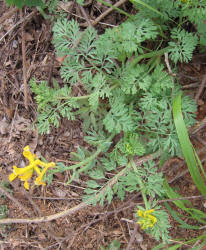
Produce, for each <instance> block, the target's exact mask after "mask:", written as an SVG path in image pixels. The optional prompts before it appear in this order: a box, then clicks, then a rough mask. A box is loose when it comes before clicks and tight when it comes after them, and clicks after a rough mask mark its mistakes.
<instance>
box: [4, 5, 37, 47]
mask: <svg viewBox="0 0 206 250" xmlns="http://www.w3.org/2000/svg"><path fill="white" fill-rule="evenodd" d="M36 13H37V10H34V11H32V13H30V14H29V15H28V16H26V17H25V18H22V19H21V20H20V21H18V22H17V23H16V24H15V25H14V26H12V27H11V29H9V30H8V31H7V32H6V33H5V34H4V35H3V36H2V37H1V38H0V43H1V42H2V41H3V39H4V38H5V37H6V36H7V35H8V34H9V33H10V32H12V30H14V29H15V28H16V27H17V26H19V25H20V24H21V23H23V22H24V21H28V20H29V19H31V18H32V17H33V16H34V15H35V14H36Z"/></svg>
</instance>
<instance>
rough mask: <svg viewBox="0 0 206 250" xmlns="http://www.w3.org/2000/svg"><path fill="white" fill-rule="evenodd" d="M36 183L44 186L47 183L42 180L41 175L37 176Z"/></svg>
mask: <svg viewBox="0 0 206 250" xmlns="http://www.w3.org/2000/svg"><path fill="white" fill-rule="evenodd" d="M34 183H35V185H43V186H45V185H46V183H45V182H43V181H42V177H41V176H39V177H37V178H36V180H35V182H34Z"/></svg>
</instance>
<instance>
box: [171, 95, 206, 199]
mask: <svg viewBox="0 0 206 250" xmlns="http://www.w3.org/2000/svg"><path fill="white" fill-rule="evenodd" d="M173 118H174V123H175V127H176V131H177V135H178V138H179V142H180V145H181V149H182V153H183V155H184V158H185V161H186V163H187V167H188V169H189V172H190V175H191V177H192V179H193V181H194V184H195V185H196V187H197V188H198V189H199V191H200V192H201V193H202V194H203V195H205V194H206V185H205V183H204V180H203V178H202V176H201V174H200V172H199V168H198V162H199V161H197V160H196V157H195V155H196V154H195V153H194V149H193V146H192V144H191V142H190V139H189V136H188V133H187V129H186V126H185V123H184V120H183V116H182V110H181V93H180V94H179V95H178V96H176V97H175V98H174V100H173Z"/></svg>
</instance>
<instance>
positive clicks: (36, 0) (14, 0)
mask: <svg viewBox="0 0 206 250" xmlns="http://www.w3.org/2000/svg"><path fill="white" fill-rule="evenodd" d="M5 1H6V2H7V4H8V5H9V6H11V5H15V6H17V7H18V8H22V7H23V6H28V7H32V6H40V7H43V6H44V1H43V0H5Z"/></svg>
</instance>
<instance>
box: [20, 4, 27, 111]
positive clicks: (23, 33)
mask: <svg viewBox="0 0 206 250" xmlns="http://www.w3.org/2000/svg"><path fill="white" fill-rule="evenodd" d="M23 10H24V9H23ZM20 16H21V18H23V14H22V10H20ZM21 45H22V47H21V48H22V62H23V79H24V106H25V108H26V109H28V91H27V88H28V86H27V72H26V45H25V32H24V22H23V24H22V30H21Z"/></svg>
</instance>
